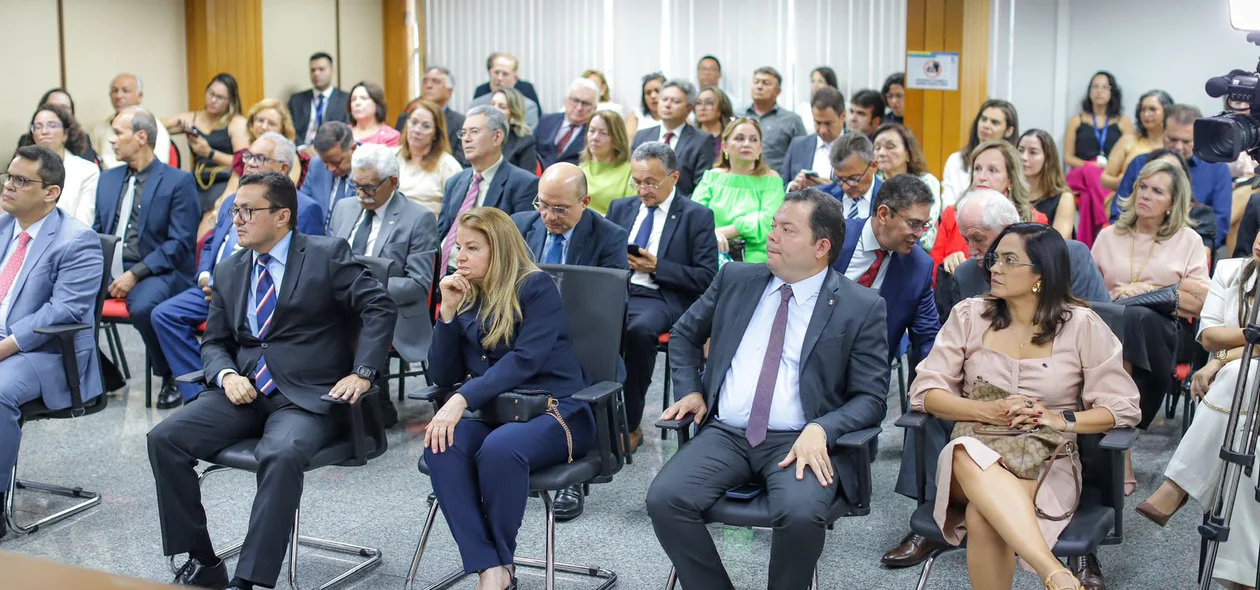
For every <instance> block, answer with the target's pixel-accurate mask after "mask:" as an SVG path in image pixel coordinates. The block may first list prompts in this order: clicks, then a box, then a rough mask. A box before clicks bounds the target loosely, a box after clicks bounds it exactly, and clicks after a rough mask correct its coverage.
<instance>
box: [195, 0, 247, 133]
mask: <svg viewBox="0 0 1260 590" xmlns="http://www.w3.org/2000/svg"><path fill="white" fill-rule="evenodd" d="M262 1H263V0H184V17H185V36H186V38H187V42H188V106H189V108H191V109H193V110H196V109H201V108H204V107H205V102H206V101H205V92H206V84H207V83H209V82H210V79H211V78H213V77H214V76H215V74H218V73H220V72H227V73H229V74H232V75H233V76H234V77H236V82H237V84H238V85H239V86H240V92H241V108H242V109H244V110H246V111H248V110H249V107H250V106H252V105H253V104H254V103H256V102H258V101H259V100H261V99H262V98H263V65H262V56H263V52H262Z"/></svg>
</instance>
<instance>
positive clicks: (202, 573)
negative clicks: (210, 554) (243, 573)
mask: <svg viewBox="0 0 1260 590" xmlns="http://www.w3.org/2000/svg"><path fill="white" fill-rule="evenodd" d="M171 583H172V584H175V585H176V586H196V587H198V588H214V589H215V590H219V589H221V588H227V585H228V574H227V564H225V563H223V560H222V559H220V560H219V563H218V564H217V565H214V566H209V567H207V566H206V565H204V564H202V563H201V562H200V561H197V560H196V559H193V558H191V557H190V558H188V561H186V562H184V565H183V566H182V567H180V568H179V571H178V572H176V573H175V581H174V582H171Z"/></svg>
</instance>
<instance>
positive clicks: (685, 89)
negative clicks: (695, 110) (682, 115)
mask: <svg viewBox="0 0 1260 590" xmlns="http://www.w3.org/2000/svg"><path fill="white" fill-rule="evenodd" d="M666 88H677V89H679V90H681V91H682V93H683V96H684V97H686V101H687V108H692V107H694V106H696V87H695V85H694V84H692V83H691V82H689V81H687V80H684V79H682V78H674V79H673V80H669V81H667V82H665V83H664V84H662V85H661V90H662V91H664V90H665V89H666Z"/></svg>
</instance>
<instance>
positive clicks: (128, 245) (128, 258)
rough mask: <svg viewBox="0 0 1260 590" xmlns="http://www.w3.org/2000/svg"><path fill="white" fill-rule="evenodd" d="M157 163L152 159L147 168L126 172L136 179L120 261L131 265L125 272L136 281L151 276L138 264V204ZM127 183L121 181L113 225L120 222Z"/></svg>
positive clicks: (139, 258) (126, 181)
mask: <svg viewBox="0 0 1260 590" xmlns="http://www.w3.org/2000/svg"><path fill="white" fill-rule="evenodd" d="M158 163H159V161H158V160H157V158H154V159H153V160H151V161H150V162H149V165H148V166H145V167H144V170H141V171H139V172H136V171H133V170H130V169H129V170H128V171H127V176H128V178H130V177H132V176H135V178H136V194H135V196H134V197H132V201H131V217H130V218H128V219H127V227H126V233H124V234H123V242H122V247H123V251H122V259H123V263H124V264H126V263H130V264H131V267H130V268H128V269H127V270H130V271H131V273H132V274H134V275H136V279H137V280H139V279H143V278H146V277H148V276H149V274H151V273H150V272H149V267H147V266H145V265H144V263H142V262H140V260H141V259H142V257H141V256H140V204H141V203H142V202H143V201H144V187H145V185H147V184H149V178H151V177H152V176H153V167H154V166H156V165H157V164H158ZM128 183H129V181H128V180H123V184H122V192H121V193H119V196H118V206H117V208H116V209H115V210H114V220H115V223H117V222H118V221H121V220H122V206H123V201H124V200H126V196H127V184H128ZM115 231H117V228H115ZM114 278H117V277H114Z"/></svg>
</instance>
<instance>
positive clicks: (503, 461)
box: [422, 207, 595, 590]
mask: <svg viewBox="0 0 1260 590" xmlns="http://www.w3.org/2000/svg"><path fill="white" fill-rule="evenodd" d="M458 223H459V225H458V226H457V227H456V233H455V244H456V248H457V250H456V252H455V254H454V259H453V260H454V262H455V267H456V270H455V272H454V273H452V274H450V275H447V276H446V277H445V278H443V279H442V281H441V283H440V284H439V288H440V289H441V292H442V303H441V307H440V309H439V315H438V322H437V325H436V326H435V327H434V329H433V344H432V345H431V346H430V348H429V366H430V367H431V368H430V373H431V375H430V376H431V377H432V379H433V381H434V383H435V384H437V385H441V386H447V387H451V386H455V385H456V384H459V391H458V392H456V393H455V394H453V395H452V396H451V397H450V398H448V399H447V400H446V401H444V402H442V406H441V408H440V409H439V410H438V411H437V413H436V414H434V416H433V420H432V421H431V422H429V426H428V428H427V429H426V430H425V433H424V446H425V450H424V458H423V459H422V460H423V461H424V462H425V465H427V467H428V472H429V475H430V478H431V480H432V483H433V493H434V495H435V496H436V497H437V502H438V505H439V506H441V508H442V513H443V514H444V515H445V516H446V521H447V524H448V525H449V526H450V529H451V535H452V536H453V537H454V538H455V543H456V544H457V545H458V546H459V552H460V556H461V558H462V559H463V565H464V572H465V573H467V574H474V573H476V574H480V576H481V579H480V581H479V582H478V585H477V588H478V589H479V590H503V589H504V588H515V587H516V576H515V568H514V566H513V565H512V561H513V555H512V554H513V551H514V550H515V547H516V534H517V532H518V530H519V529H520V526H521V520H522V518H523V517H524V515H525V500H526V498H527V497H528V495H529V473H530V471H531V470H534V469H540V468H543V467H547V466H550V465H556V464H559V463H563V462H565V461H566V460H567V461H572V460H573V458H574V457H582V456H585V455H586V453H587V451H588V450H589V449H590V446H591V444H592V443H593V441H594V438H595V419H594V415H593V414H592V412H591V409H590V407H589V406H588V405H587V404H586V403H583V402H580V401H578V400H575V399H573V397H572V395H573V394H574V393H577V392H578V391H580V390H582V389H583V388H584V387H586V385H587V383H586V378H585V377H584V376H583V374H582V367H581V365H579V364H578V360H577V357H576V356H575V355H574V351H573V342H572V340H571V339H570V338H569V325H568V320H567V319H566V315H565V310H564V302H563V300H562V299H561V297H560V290H559V289H558V288H557V287H556V283H555V281H553V280H552V278H551V276H550V275H548V274H547V273H545V272H541V271H540V270H539V269H538V267H537V266H535V265H534V263H533V262H532V261H531V257H530V254H529V250H528V248H527V247H526V246H525V241H524V240H523V239H522V238H521V234H520V231H518V230H517V229H516V225H515V224H514V223H513V222H512V219H511V218H510V217H508V215H507V214H506V213H504V212H503V211H500V210H498V209H495V208H493V207H477V208H474V209H470V210H469V211H468V212H466V213H464V214H463V215H461V216H460V218H459V222H458ZM525 390H545V391H546V392H547V393H549V394H550V395H551V397H552V398H554V399H555V400H557V402H558V404H556V406H554V408H555V411H549V412H548V413H545V414H541V415H538V416H535V417H532V418H531V419H529V420H527V421H525V422H511V423H506V424H497V423H492V422H489V421H485V420H463V419H462V417H463V415H464V411H465V410H473V411H476V410H481V409H483V408H486V407H487V406H489V405H491V402H492V401H493V400H494V399H495V398H496V397H497V396H498V395H499V394H502V393H506V392H510V391H525Z"/></svg>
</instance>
